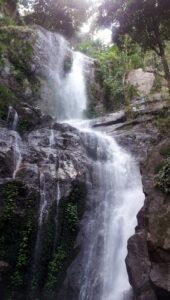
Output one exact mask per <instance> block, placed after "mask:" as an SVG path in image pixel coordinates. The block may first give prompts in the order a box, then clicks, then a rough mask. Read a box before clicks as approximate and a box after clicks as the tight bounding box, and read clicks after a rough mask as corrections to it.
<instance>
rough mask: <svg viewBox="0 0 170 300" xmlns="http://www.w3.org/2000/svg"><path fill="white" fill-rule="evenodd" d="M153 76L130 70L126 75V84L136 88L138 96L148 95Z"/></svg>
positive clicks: (140, 70) (141, 71) (148, 73)
mask: <svg viewBox="0 0 170 300" xmlns="http://www.w3.org/2000/svg"><path fill="white" fill-rule="evenodd" d="M154 80H155V75H154V74H153V73H151V72H144V71H143V70H142V69H137V70H132V71H130V72H129V74H128V78H127V82H128V83H130V84H131V85H133V86H135V87H136V88H137V91H138V93H139V95H140V96H146V95H149V94H150V92H151V89H152V87H153V84H154Z"/></svg>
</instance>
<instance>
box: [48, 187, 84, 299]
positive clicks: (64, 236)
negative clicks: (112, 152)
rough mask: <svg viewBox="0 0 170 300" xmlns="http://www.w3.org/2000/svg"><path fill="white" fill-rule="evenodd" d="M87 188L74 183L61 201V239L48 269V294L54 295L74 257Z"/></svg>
mask: <svg viewBox="0 0 170 300" xmlns="http://www.w3.org/2000/svg"><path fill="white" fill-rule="evenodd" d="M85 197H86V188H85V185H84V184H83V183H78V182H74V183H73V188H72V191H71V193H70V195H69V197H68V198H67V199H62V200H61V208H60V209H61V212H60V213H61V216H62V217H61V220H60V221H61V229H60V238H59V241H58V243H57V247H56V249H55V252H54V254H53V255H52V257H51V260H50V262H49V267H48V278H47V282H46V286H45V289H46V292H47V294H48V293H50V295H52V293H54V291H55V289H56V287H57V286H58V287H59V286H60V283H61V282H62V280H63V278H64V275H65V272H66V269H67V267H68V266H69V264H70V263H71V261H72V259H73V257H74V250H73V248H74V242H75V239H76V236H77V233H78V228H79V220H80V218H81V216H82V213H83V212H84V205H85Z"/></svg>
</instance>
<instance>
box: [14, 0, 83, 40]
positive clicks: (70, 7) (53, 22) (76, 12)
mask: <svg viewBox="0 0 170 300" xmlns="http://www.w3.org/2000/svg"><path fill="white" fill-rule="evenodd" d="M20 2H21V3H22V2H23V4H24V5H25V3H27V4H28V5H29V4H30V2H32V1H27V2H25V1H24V0H21V1H20ZM88 8H89V7H88V1H86V0H83V1H81V2H80V1H77V0H72V1H70V0H51V1H47V0H37V1H35V2H33V9H32V11H31V13H29V14H27V15H26V16H25V21H26V22H27V23H31V24H32V23H33V24H38V25H41V26H43V27H44V28H46V29H48V30H50V31H56V32H60V33H62V34H64V35H66V36H68V37H71V36H72V35H73V34H74V32H75V30H77V29H78V27H79V26H80V25H81V24H82V23H83V22H85V18H86V12H87V10H88ZM28 12H29V11H28Z"/></svg>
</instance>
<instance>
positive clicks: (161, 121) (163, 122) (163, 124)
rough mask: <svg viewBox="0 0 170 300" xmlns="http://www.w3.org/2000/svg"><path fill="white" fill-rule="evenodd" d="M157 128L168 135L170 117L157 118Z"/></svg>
mask: <svg viewBox="0 0 170 300" xmlns="http://www.w3.org/2000/svg"><path fill="white" fill-rule="evenodd" d="M155 125H156V127H157V128H158V129H159V130H160V131H161V133H167V132H169V130H170V117H164V118H161V117H159V118H157V119H156V121H155Z"/></svg>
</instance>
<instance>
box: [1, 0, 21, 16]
mask: <svg viewBox="0 0 170 300" xmlns="http://www.w3.org/2000/svg"><path fill="white" fill-rule="evenodd" d="M17 3H18V1H17V0H0V11H2V13H3V14H4V15H6V16H9V17H11V18H13V19H16V16H17Z"/></svg>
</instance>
